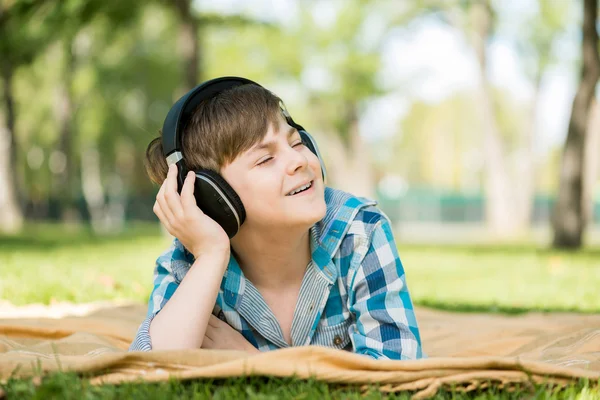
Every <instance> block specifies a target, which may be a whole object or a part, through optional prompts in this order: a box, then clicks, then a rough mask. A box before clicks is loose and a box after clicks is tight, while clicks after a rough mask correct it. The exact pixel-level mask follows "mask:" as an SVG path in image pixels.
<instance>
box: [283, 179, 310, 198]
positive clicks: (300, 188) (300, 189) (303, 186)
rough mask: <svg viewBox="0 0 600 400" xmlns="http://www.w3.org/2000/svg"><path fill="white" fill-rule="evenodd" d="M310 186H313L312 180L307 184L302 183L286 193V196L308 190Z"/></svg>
mask: <svg viewBox="0 0 600 400" xmlns="http://www.w3.org/2000/svg"><path fill="white" fill-rule="evenodd" d="M312 187H313V181H310V182H308V183H307V184H305V185H302V186H300V187H298V188H296V189H294V190H292V191H291V192H289V193H288V194H286V196H296V195H298V194H301V193H304V192H307V191H310V189H312Z"/></svg>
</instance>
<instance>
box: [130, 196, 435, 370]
mask: <svg viewBox="0 0 600 400" xmlns="http://www.w3.org/2000/svg"><path fill="white" fill-rule="evenodd" d="M325 201H326V204H327V212H326V215H325V217H324V218H323V219H322V220H321V221H319V222H318V223H316V224H315V225H313V226H312V227H311V228H310V233H311V234H310V238H311V239H310V240H311V243H310V246H311V252H312V259H311V262H310V263H309V265H308V267H307V269H306V272H305V275H304V278H303V282H302V285H301V288H300V293H299V295H298V300H297V304H296V309H295V312H294V318H293V321H292V327H291V342H292V345H293V346H304V345H321V346H327V347H331V348H336V349H345V350H351V351H354V352H356V353H359V354H364V355H368V356H371V357H373V358H375V359H380V358H382V359H396V360H400V359H402V360H405V359H417V358H421V357H425V355H424V354H423V352H422V349H421V339H420V335H419V328H418V325H417V320H416V318H415V313H414V310H413V304H412V301H411V298H410V295H409V292H408V288H407V286H406V278H405V275H404V269H403V267H402V263H401V262H400V258H399V256H398V251H397V248H396V244H395V242H394V237H393V235H392V230H391V226H390V222H389V220H388V219H387V217H386V216H385V215H384V214H383V213H382V212H381V211H380V210H379V209H378V208H377V207H375V205H376V204H377V203H376V202H375V201H370V200H367V199H364V198H358V197H354V196H352V195H350V194H348V193H345V192H342V191H340V190H336V189H332V188H326V189H325ZM193 262H194V257H193V255H191V253H189V252H188V251H187V250H186V249H185V248H184V247H183V245H182V244H181V243H180V242H179V241H178V240H177V239H175V240H174V242H173V245H172V246H171V248H170V249H169V250H167V251H166V252H165V253H163V254H162V255H161V256H160V257H159V258H158V260H157V262H156V268H155V271H154V289H153V291H152V294H151V295H150V302H149V305H148V315H147V318H146V319H145V320H144V321H143V322H142V324H141V326H140V328H139V330H138V333H137V335H136V337H135V339H134V341H133V343H132V344H131V347H130V351H147V350H151V349H152V345H151V340H150V335H149V328H150V323H151V322H152V319H153V318H154V316H155V315H156V314H157V313H158V312H159V311H160V310H161V309H162V308H163V307H164V305H165V304H166V303H167V301H169V298H171V296H172V295H173V293H174V292H175V290H177V287H178V285H179V283H180V282H181V281H182V280H183V279H184V277H185V275H186V273H187V271H188V270H189V268H190V267H191V265H192V264H193ZM213 314H214V315H216V316H218V317H219V318H220V319H222V320H223V321H226V322H227V323H228V324H229V325H231V326H232V327H233V328H234V329H236V330H237V331H238V332H240V333H241V334H242V335H243V336H244V337H245V338H246V340H248V341H249V342H250V343H252V344H253V345H254V346H255V347H256V348H257V349H259V350H260V351H268V350H274V349H277V348H283V347H289V344H288V343H287V342H286V341H285V340H284V337H283V332H282V330H281V328H280V325H279V323H278V321H277V319H276V317H275V316H274V314H273V313H272V311H271V310H270V309H269V306H268V305H267V304H266V302H265V300H264V299H263V297H262V296H261V294H260V292H259V291H258V290H257V289H256V287H254V286H253V285H252V282H250V281H249V280H248V279H246V278H245V277H244V274H243V272H242V270H241V268H240V266H239V265H238V263H237V260H236V259H235V258H234V257H233V256H231V258H230V260H229V264H228V266H227V270H226V272H225V275H224V277H223V279H222V281H221V287H220V289H219V293H218V296H217V301H216V304H215V307H214V309H213Z"/></svg>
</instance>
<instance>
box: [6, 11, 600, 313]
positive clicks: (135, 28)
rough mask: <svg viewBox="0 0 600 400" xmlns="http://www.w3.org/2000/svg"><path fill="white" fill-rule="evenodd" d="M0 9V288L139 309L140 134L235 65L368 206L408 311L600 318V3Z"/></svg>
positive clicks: (148, 192) (143, 285) (142, 230)
mask: <svg viewBox="0 0 600 400" xmlns="http://www.w3.org/2000/svg"><path fill="white" fill-rule="evenodd" d="M0 13H1V14H0V67H1V78H2V79H1V80H0V87H1V89H2V92H1V94H2V98H1V100H2V102H1V103H0V230H1V231H3V232H4V233H3V234H2V236H0V257H1V258H0V268H1V269H2V270H3V274H4V273H5V272H4V271H9V269H10V273H8V272H7V274H5V275H4V278H5V279H4V280H3V282H4V283H2V282H0V298H2V299H7V300H8V301H12V302H14V303H27V302H30V301H42V302H46V303H48V302H52V301H58V300H63V299H64V300H69V301H84V300H85V301H88V300H94V299H98V298H134V299H140V300H143V301H145V300H146V299H147V294H148V293H149V291H150V289H151V287H150V283H151V271H152V267H153V263H154V260H155V259H156V257H157V256H158V255H159V254H160V252H161V251H162V250H163V248H165V246H168V240H167V239H168V238H165V237H164V234H163V235H161V231H160V228H159V223H158V219H157V218H156V217H155V215H154V214H153V212H152V205H153V203H154V200H155V195H156V193H157V190H158V188H157V187H156V186H154V185H152V184H151V182H150V180H149V179H148V178H147V176H146V174H145V171H144V167H143V158H144V152H145V149H146V146H147V144H148V143H149V142H150V140H151V139H152V138H154V137H156V136H157V135H158V130H159V129H160V128H161V126H162V122H163V119H164V117H165V115H166V113H167V111H168V110H169V108H170V106H171V105H172V103H173V102H174V101H175V100H176V99H177V98H179V96H181V95H182V94H184V93H185V92H186V91H187V90H189V89H190V88H192V87H194V86H195V85H197V84H198V83H200V82H202V81H204V80H206V79H210V78H214V77H217V76H224V75H237V76H243V77H247V78H250V79H252V80H255V81H257V82H259V83H261V84H262V85H264V86H266V87H267V88H269V89H271V90H272V91H274V92H275V93H276V94H277V95H279V96H280V97H282V98H283V99H284V101H285V102H286V105H287V108H288V109H289V111H290V113H291V114H292V115H293V116H294V119H295V120H297V121H299V122H300V123H301V124H302V125H303V126H304V127H306V128H307V129H308V130H309V131H310V132H311V133H312V134H313V135H314V136H315V137H316V139H317V141H318V143H319V146H320V148H321V152H322V153H323V156H324V158H325V161H326V164H327V167H328V172H329V174H330V175H329V185H330V186H333V187H336V188H340V189H343V190H346V191H349V192H352V193H355V194H358V195H361V196H366V197H371V198H375V199H377V200H378V201H379V204H380V207H381V208H382V210H383V211H384V212H385V213H386V214H387V215H388V216H389V217H390V219H391V220H392V222H393V224H394V227H395V230H396V235H397V236H396V241H397V243H398V245H399V247H400V249H401V253H400V254H401V257H403V260H404V263H405V264H407V267H406V268H407V274H408V275H409V278H410V277H411V276H413V277H414V278H412V279H414V281H415V282H416V283H414V284H412V286H413V287H415V288H417V289H413V291H415V293H416V294H414V295H413V297H415V298H416V300H417V302H418V303H420V304H426V305H438V306H443V305H444V304H449V303H453V304H462V306H464V307H463V308H465V307H466V308H468V307H469V305H475V306H477V305H480V304H486V307H488V308H485V309H489V307H495V306H494V304H496V305H498V304H500V306H501V307H513V308H514V307H517V308H518V307H525V308H527V307H534V308H535V307H537V308H548V307H550V308H557V307H558V308H559V309H564V308H567V309H572V308H575V309H578V310H598V309H600V299H598V298H597V295H595V294H592V289H593V287H595V286H596V285H595V282H596V281H597V280H598V279H600V278H598V277H599V276H600V264H599V263H598V261H596V260H598V259H599V257H598V256H600V251H598V245H599V243H600V162H599V161H598V157H599V155H600V105H599V102H598V100H597V99H598V94H600V89H598V87H599V86H598V83H597V82H598V77H599V75H600V60H599V58H598V54H599V44H598V33H597V32H598V26H599V24H600V23H599V19H598V4H597V0H480V1H478V0H431V1H425V0H423V1H412V0H411V1H409V0H372V1H367V0H344V1H342V0H270V1H269V0H221V1H218V2H217V1H208V0H148V1H145V2H139V1H131V0H119V1H115V0H87V1H83V0H43V1H42V0H4V1H3V2H2V5H1V6H0ZM562 249H568V250H570V251H568V252H564V251H562ZM573 250H578V251H576V252H573ZM484 264H485V265H486V266H487V267H488V268H487V269H482V265H484ZM82 265H84V266H85V268H84V267H83V266H82ZM574 266H577V268H575V267H574ZM13 267H14V268H13ZM461 268H463V269H464V270H463V269H461ZM528 268H529V269H528ZM86 271H87V272H86ZM111 271H112V272H111ZM413 271H414V272H413ZM511 271H512V272H511ZM573 271H575V272H573ZM11 274H12V275H11ZM411 274H412V275H411ZM511 274H514V277H512V278H511V276H512V275H511ZM528 274H530V277H529V278H528V279H524V277H525V276H529V275H528ZM9 276H12V277H13V278H10V279H13V280H12V281H11V280H10V279H9ZM478 276H479V277H480V278H481V279H483V280H484V281H485V282H484V281H481V282H479V283H477V284H474V285H473V286H472V287H471V288H472V289H473V290H474V291H473V292H469V290H467V289H466V288H465V287H464V282H465V280H466V279H467V278H468V279H476V278H477V277H478ZM433 277H435V279H437V280H438V281H439V284H440V285H439V287H437V286H435V284H433V283H432V279H433ZM499 277H502V279H507V281H503V282H504V283H506V285H503V284H500V286H502V288H498V290H497V291H494V290H491V289H490V287H495V285H498V282H500V281H499V280H498V279H499ZM452 279H454V281H453V280H452ZM511 279H514V280H511ZM28 280H30V281H31V282H32V283H31V284H30V285H29V286H31V288H29V289H23V287H25V286H27V285H24V284H23V282H26V281H28ZM523 280H525V281H526V282H521V281H523ZM532 281H533V282H536V281H537V282H538V283H539V282H542V283H540V284H539V285H537V286H536V285H532V284H531V283H532ZM65 282H72V286H80V287H81V286H83V287H87V289H78V290H76V291H75V289H72V288H71V289H69V288H68V286H69V284H67V283H65ZM86 282H88V283H89V285H88V286H85V285H87V283H86ZM420 282H422V284H421V283H420ZM482 282H483V283H482ZM519 282H521V283H519ZM544 282H545V283H544ZM527 283H528V284H527ZM597 283H600V282H597ZM444 285H446V287H445V286H444ZM448 285H450V286H452V287H453V290H450V291H448V290H447V286H448ZM569 285H571V286H569ZM585 285H588V286H585ZM19 287H21V288H20V289H19ZM565 287H566V288H570V291H568V290H567V293H566V294H565V296H564V297H561V296H555V295H550V294H551V293H556V292H557V291H562V292H563V293H564V292H565V290H566V289H565ZM98 288H99V289H98ZM507 288H508V291H507ZM536 291H538V292H539V293H538V292H536ZM532 293H533V294H532ZM536 293H537V294H536ZM574 294H577V296H575V295H574ZM444 296H446V297H444ZM448 296H449V297H448ZM552 296H554V299H549V298H550V297H552ZM582 304H583V305H582ZM462 306H461V307H462ZM459 308H460V307H459Z"/></svg>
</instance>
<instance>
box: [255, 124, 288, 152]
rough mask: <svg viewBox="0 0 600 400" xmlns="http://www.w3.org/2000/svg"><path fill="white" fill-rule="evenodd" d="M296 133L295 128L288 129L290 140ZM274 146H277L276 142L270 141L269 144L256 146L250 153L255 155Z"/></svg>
mask: <svg viewBox="0 0 600 400" xmlns="http://www.w3.org/2000/svg"><path fill="white" fill-rule="evenodd" d="M295 132H296V128H294V127H293V126H290V129H288V131H287V136H288V138H289V137H290V136H292V135H293V134H294V133H295ZM274 144H275V141H274V140H269V141H268V142H264V143H261V144H258V145H256V146H254V147H253V148H252V149H250V153H254V152H255V151H258V150H262V149H266V148H269V147H271V146H273V145H274Z"/></svg>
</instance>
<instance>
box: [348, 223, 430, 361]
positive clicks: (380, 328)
mask: <svg viewBox="0 0 600 400" xmlns="http://www.w3.org/2000/svg"><path fill="white" fill-rule="evenodd" d="M350 294H351V295H350V296H349V297H348V301H349V310H350V312H351V313H352V314H353V315H354V317H355V322H354V323H353V324H352V326H351V327H350V337H351V339H352V344H353V346H354V351H355V352H356V353H359V354H364V355H368V356H371V357H373V358H375V359H392V360H414V359H418V358H422V357H425V355H424V354H423V352H422V346H421V338H420V335H419V327H418V325H417V320H416V317H415V313H414V309H413V304H412V300H411V298H410V294H409V292H408V287H407V286H406V277H405V274H404V268H403V266H402V263H401V261H400V257H399V255H398V250H397V248H396V243H395V241H394V236H393V234H392V230H391V226H390V223H389V221H388V220H387V218H385V217H382V218H381V220H379V221H378V222H377V223H376V224H375V227H374V230H373V232H372V234H371V239H370V241H369V246H368V250H367V252H366V253H365V256H364V257H363V259H362V260H361V262H360V264H359V265H358V267H357V269H356V272H355V273H354V277H353V279H352V281H351V290H350Z"/></svg>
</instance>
